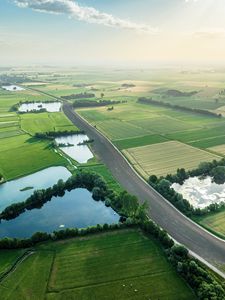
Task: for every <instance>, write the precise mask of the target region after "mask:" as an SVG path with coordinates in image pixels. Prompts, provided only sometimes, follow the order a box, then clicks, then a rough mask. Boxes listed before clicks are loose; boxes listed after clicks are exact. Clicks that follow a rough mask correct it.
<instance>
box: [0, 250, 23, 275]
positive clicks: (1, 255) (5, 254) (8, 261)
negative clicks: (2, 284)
mask: <svg viewBox="0 0 225 300" xmlns="http://www.w3.org/2000/svg"><path fill="white" fill-rule="evenodd" d="M23 253H24V250H0V275H2V274H3V273H5V272H6V271H7V270H9V268H10V267H11V265H12V264H13V263H14V262H15V261H16V260H17V258H18V257H20V256H21V255H22V254H23Z"/></svg>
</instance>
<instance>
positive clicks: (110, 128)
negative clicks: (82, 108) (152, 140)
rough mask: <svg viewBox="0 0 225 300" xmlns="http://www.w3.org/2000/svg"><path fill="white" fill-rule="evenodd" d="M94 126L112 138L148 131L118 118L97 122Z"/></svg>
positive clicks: (140, 134)
mask: <svg viewBox="0 0 225 300" xmlns="http://www.w3.org/2000/svg"><path fill="white" fill-rule="evenodd" d="M96 127H97V129H100V130H101V131H102V132H103V133H104V134H105V135H107V136H108V137H109V138H110V139H113V140H116V139H125V138H130V137H135V136H142V135H147V134H148V133H149V132H148V131H146V130H143V129H142V128H140V127H137V126H134V125H132V124H129V123H127V122H123V121H118V120H108V121H105V122H97V123H96Z"/></svg>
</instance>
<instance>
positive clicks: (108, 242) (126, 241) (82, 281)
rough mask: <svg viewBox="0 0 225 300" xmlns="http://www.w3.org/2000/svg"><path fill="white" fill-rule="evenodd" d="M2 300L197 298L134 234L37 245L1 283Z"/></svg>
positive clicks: (154, 247) (150, 242)
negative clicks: (31, 253)
mask: <svg viewBox="0 0 225 300" xmlns="http://www.w3.org/2000/svg"><path fill="white" fill-rule="evenodd" d="M0 293H1V297H3V299H5V300H8V299H18V300H22V299H23V300H26V299H27V300H28V299H29V300H30V299H38V300H42V299H48V300H52V299H54V300H61V299H82V300H85V299H88V300H90V299H108V300H111V299H121V300H125V299H127V300H128V299H129V300H130V299H135V300H138V299H140V300H142V299H153V300H154V299H155V300H156V299H168V300H170V299H171V300H174V299H177V298H178V297H179V299H181V300H189V299H195V296H194V295H193V293H192V291H191V290H190V289H189V287H188V286H187V285H186V284H185V282H184V281H183V280H182V279H181V278H180V277H179V276H178V274H177V273H176V271H175V270H174V269H173V267H172V266H171V264H170V263H169V262H168V261H167V259H166V256H165V254H164V253H163V251H162V249H161V248H160V246H159V245H158V244H157V243H156V242H154V241H153V240H150V239H149V238H147V237H145V236H144V235H143V234H142V233H140V232H139V231H137V230H122V231H118V232H111V233H102V234H98V235H93V236H86V237H83V238H77V239H72V240H65V241H60V242H54V243H45V244H41V245H40V246H37V247H36V249H35V252H34V254H33V255H31V256H30V257H28V258H27V259H26V260H25V261H24V262H23V263H22V264H21V265H19V266H18V268H17V269H16V271H15V272H13V273H12V274H10V275H9V277H7V278H6V279H5V280H4V281H3V282H2V283H1V284H0Z"/></svg>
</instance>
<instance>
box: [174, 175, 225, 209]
mask: <svg viewBox="0 0 225 300" xmlns="http://www.w3.org/2000/svg"><path fill="white" fill-rule="evenodd" d="M172 188H173V189H174V190H175V191H176V192H177V193H180V194H182V196H183V197H184V198H185V199H186V200H188V201H189V202H190V204H192V205H193V207H194V208H204V207H206V206H208V205H210V204H211V203H220V202H224V201H225V184H216V183H214V182H212V179H211V177H207V178H205V179H202V180H201V179H199V178H198V177H190V178H188V179H187V180H185V182H184V183H183V184H182V185H180V184H178V183H174V184H172Z"/></svg>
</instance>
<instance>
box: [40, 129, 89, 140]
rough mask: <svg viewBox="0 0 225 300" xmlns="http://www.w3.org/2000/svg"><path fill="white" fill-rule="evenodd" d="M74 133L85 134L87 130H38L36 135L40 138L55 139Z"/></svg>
mask: <svg viewBox="0 0 225 300" xmlns="http://www.w3.org/2000/svg"><path fill="white" fill-rule="evenodd" d="M73 134H85V132H84V131H83V130H62V131H46V132H36V133H35V137H36V138H39V139H49V140H53V139H55V138H56V137H60V136H67V135H73Z"/></svg>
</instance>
